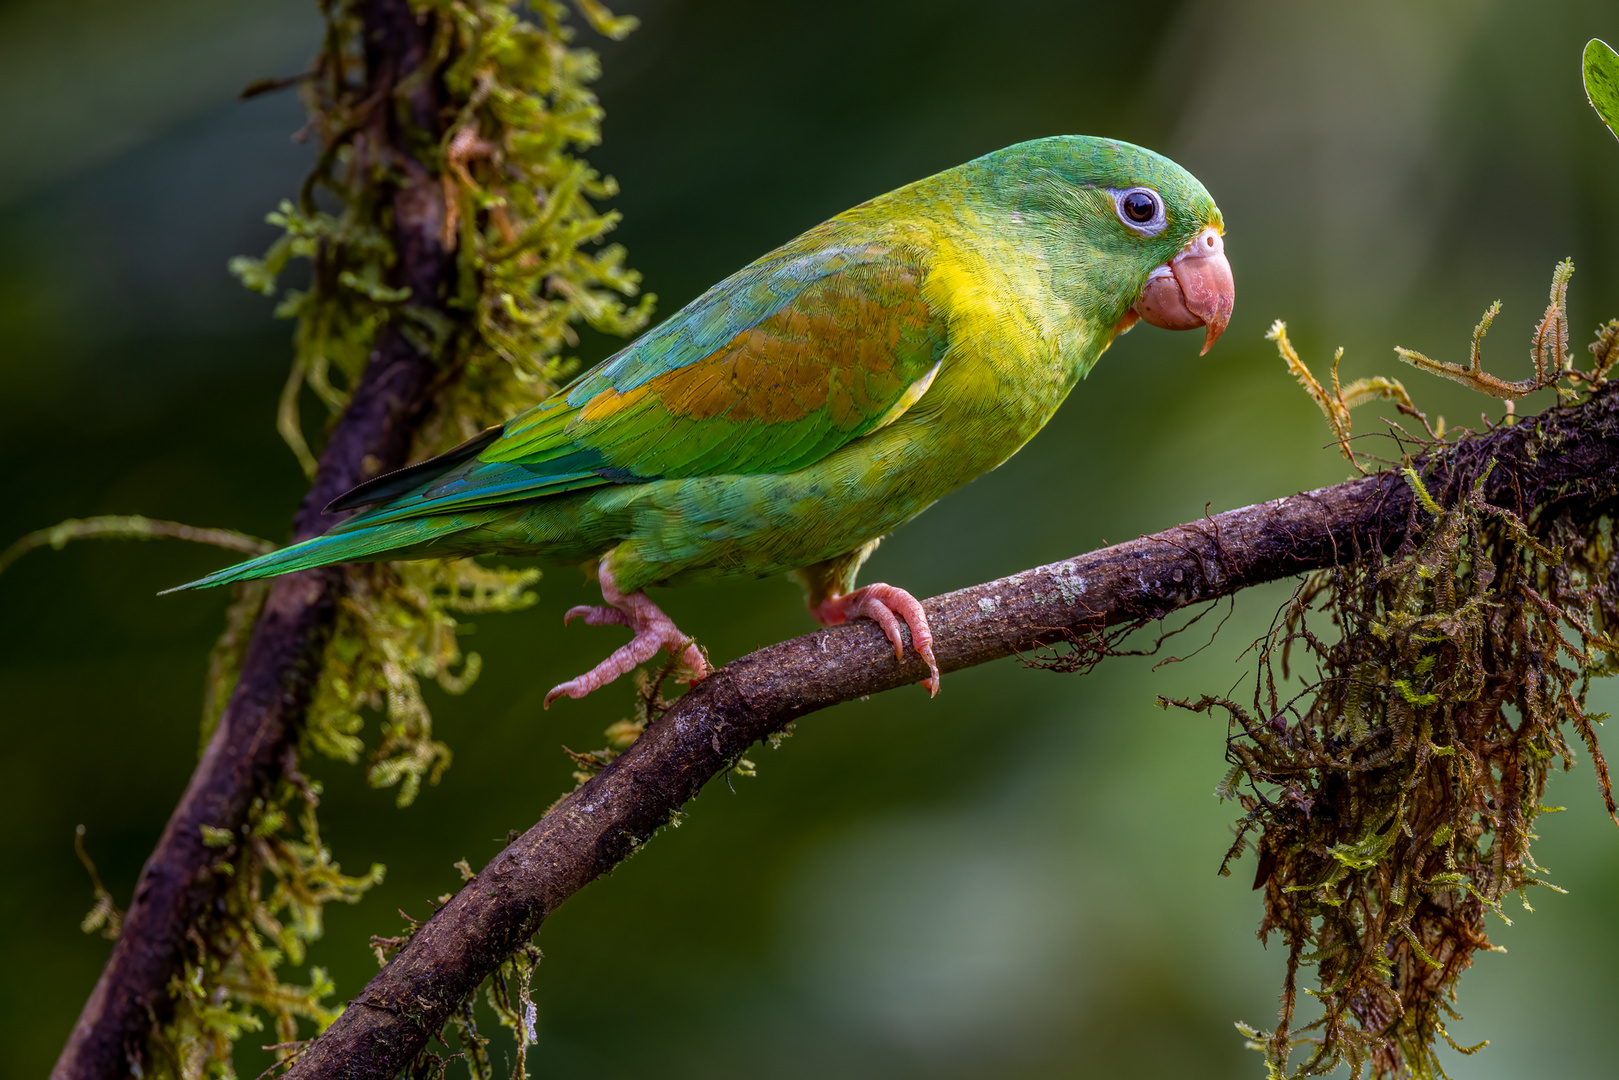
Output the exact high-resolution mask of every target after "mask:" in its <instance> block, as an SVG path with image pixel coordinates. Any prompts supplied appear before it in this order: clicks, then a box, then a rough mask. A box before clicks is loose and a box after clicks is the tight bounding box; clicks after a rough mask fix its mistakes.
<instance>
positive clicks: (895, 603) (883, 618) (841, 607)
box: [810, 582, 939, 697]
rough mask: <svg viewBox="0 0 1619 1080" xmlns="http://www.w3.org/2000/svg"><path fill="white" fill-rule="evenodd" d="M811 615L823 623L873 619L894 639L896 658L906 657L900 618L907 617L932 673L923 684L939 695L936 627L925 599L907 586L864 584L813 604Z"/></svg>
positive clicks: (918, 651) (913, 642)
mask: <svg viewBox="0 0 1619 1080" xmlns="http://www.w3.org/2000/svg"><path fill="white" fill-rule="evenodd" d="M810 616H811V617H812V618H813V619H814V620H815V621H816V622H818V623H820V624H821V625H822V626H837V625H838V624H839V623H842V622H847V621H848V620H849V619H859V618H867V619H870V620H872V621H873V622H875V623H876V624H877V625H878V626H880V627H882V628H883V633H884V634H887V635H888V640H889V641H891V642H893V645H894V659H896V660H903V659H904V658H905V640H904V639H903V638H902V637H900V633H899V624H900V620H901V619H903V620H904V621H905V625H906V626H907V627H909V628H910V631H911V647H912V648H914V649H915V650H916V655H918V656H920V657H921V658H922V660H923V661H924V662H925V663H926V664H927V666H928V671H929V672H930V674H929V675H928V677H927V678H925V679H923V680H922V685H923V686H925V687H927V690H928V696H929V697H934V696H937V695H938V693H939V662H938V661H937V660H935V659H934V657H933V629H932V628H931V627H930V626H928V616H927V613H926V612H925V611H923V610H922V604H921V602H920V601H918V600H917V598H916V597H914V596H912V595H911V594H910V593H908V592H906V591H905V590H904V589H896V588H895V587H894V586H892V585H884V584H883V583H882V582H875V583H873V584H871V585H863V586H861V587H860V588H858V589H856V590H854V591H853V592H847V593H844V594H843V595H842V596H831V597H827V598H826V599H825V600H822V601H821V602H820V603H818V604H811V605H810ZM896 616H897V618H896Z"/></svg>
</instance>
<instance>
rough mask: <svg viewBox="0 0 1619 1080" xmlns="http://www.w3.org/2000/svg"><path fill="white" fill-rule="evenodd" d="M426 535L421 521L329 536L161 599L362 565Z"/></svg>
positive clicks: (189, 585) (178, 589)
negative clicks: (337, 565)
mask: <svg viewBox="0 0 1619 1080" xmlns="http://www.w3.org/2000/svg"><path fill="white" fill-rule="evenodd" d="M422 534H423V522H422V521H421V520H420V519H417V520H413V521H395V522H389V523H387V524H384V525H373V526H369V527H361V528H358V529H354V530H352V531H350V532H333V533H327V534H326V535H324V536H317V537H314V538H313V539H311V540H305V541H304V542H303V543H300V544H292V545H290V546H288V547H284V548H282V549H281V550H280V551H272V552H270V553H269V554H268V555H260V556H259V557H258V558H256V559H248V560H247V561H246V562H240V563H237V564H236V565H235V566H227V567H226V568H225V569H223V570H219V571H217V572H215V573H212V574H209V575H208V576H207V577H205V578H198V579H197V580H196V581H189V582H187V583H186V584H184V585H176V586H175V587H174V588H172V589H164V590H163V591H162V592H160V593H158V595H159V596H167V595H168V594H169V593H175V592H185V591H186V590H187V589H208V588H212V587H213V586H215V585H229V584H231V583H233V582H237V581H252V580H253V579H254V578H267V577H275V576H277V575H278V574H290V573H292V572H293V571H295V570H308V569H311V568H313V567H316V566H330V565H331V564H332V563H341V562H358V561H361V560H365V559H370V558H375V557H378V556H382V555H385V554H388V553H390V552H395V551H399V550H400V549H401V548H405V547H408V546H410V545H412V544H418V543H420V542H421V541H422V540H423V539H424V537H423V535H422Z"/></svg>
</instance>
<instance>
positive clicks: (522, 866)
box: [288, 386, 1619, 1080]
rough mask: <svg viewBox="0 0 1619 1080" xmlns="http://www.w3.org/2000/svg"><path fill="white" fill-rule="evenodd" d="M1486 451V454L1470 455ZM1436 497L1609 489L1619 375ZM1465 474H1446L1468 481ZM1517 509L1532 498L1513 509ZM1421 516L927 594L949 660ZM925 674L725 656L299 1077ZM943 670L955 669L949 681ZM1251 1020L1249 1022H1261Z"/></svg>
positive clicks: (1280, 571) (1338, 518) (906, 664)
mask: <svg viewBox="0 0 1619 1080" xmlns="http://www.w3.org/2000/svg"><path fill="white" fill-rule="evenodd" d="M1489 461H1493V462H1494V463H1495V464H1494V466H1493V467H1484V466H1482V465H1480V462H1489ZM1414 469H1415V472H1416V474H1417V475H1418V476H1419V477H1420V478H1421V479H1422V486H1423V489H1424V490H1426V491H1427V492H1429V493H1430V496H1431V497H1432V498H1433V499H1435V500H1436V504H1441V505H1443V504H1451V503H1454V502H1455V501H1456V500H1457V499H1460V498H1463V497H1466V496H1467V495H1470V494H1471V493H1473V492H1474V491H1475V490H1476V493H1477V497H1478V498H1480V499H1482V500H1484V501H1485V502H1487V503H1489V504H1491V505H1495V506H1517V507H1520V508H1525V509H1528V510H1538V511H1539V512H1540V513H1542V514H1546V513H1550V512H1552V511H1554V510H1555V509H1556V508H1558V507H1560V506H1567V505H1578V506H1580V507H1581V508H1582V512H1596V511H1597V510H1599V509H1601V508H1604V507H1606V508H1609V509H1610V510H1611V508H1612V507H1613V506H1614V504H1615V503H1616V501H1619V387H1613V386H1608V387H1601V388H1598V389H1597V390H1595V392H1594V393H1593V394H1592V396H1591V398H1590V399H1589V400H1588V401H1586V402H1584V403H1582V404H1580V405H1578V406H1564V407H1560V408H1557V409H1554V410H1552V411H1550V412H1548V413H1546V414H1543V415H1542V416H1540V417H1536V418H1532V419H1529V420H1525V421H1523V422H1520V423H1519V424H1517V425H1515V426H1511V427H1505V426H1503V427H1500V428H1497V429H1495V430H1493V431H1491V432H1489V433H1487V434H1485V435H1481V436H1476V437H1472V438H1468V439H1464V440H1462V441H1461V442H1460V443H1458V444H1455V445H1446V446H1442V447H1439V448H1437V449H1436V450H1435V451H1434V452H1433V453H1432V454H1431V455H1429V456H1428V457H1426V458H1422V459H1419V460H1417V461H1416V462H1415V463H1414ZM1480 474H1483V477H1484V479H1483V481H1482V482H1480V483H1477V484H1476V485H1475V484H1474V483H1473V482H1472V480H1471V479H1466V480H1464V481H1462V482H1461V483H1460V487H1461V488H1462V489H1464V490H1458V489H1457V484H1456V483H1453V478H1456V477H1463V478H1474V477H1477V476H1478V475H1480ZM1521 516H1524V517H1527V513H1526V514H1524V515H1521ZM1431 520H1432V518H1431V515H1430V514H1429V513H1428V511H1427V510H1425V509H1423V508H1422V507H1421V506H1419V503H1418V498H1417V495H1416V493H1415V489H1414V486H1413V485H1412V484H1411V483H1409V482H1408V481H1407V479H1406V477H1405V476H1404V475H1402V474H1401V473H1399V472H1387V473H1379V474H1376V475H1373V476H1367V477H1362V478H1360V479H1356V480H1351V481H1348V482H1346V483H1342V484H1338V485H1335V486H1333V487H1328V488H1322V489H1319V490H1317V491H1312V492H1308V493H1305V494H1301V495H1294V496H1290V497H1288V498H1283V499H1276V500H1272V501H1270V502H1266V503H1260V504H1258V505H1254V506H1248V507H1244V508H1242V509H1239V510H1231V511H1227V512H1225V513H1223V514H1217V515H1213V516H1211V517H1206V518H1204V519H1202V520H1200V521H1195V522H1188V523H1187V524H1184V525H1180V526H1177V527H1175V528H1173V529H1169V530H1166V531H1164V532H1161V533H1158V534H1156V535H1153V536H1144V537H1142V538H1140V539H1138V540H1133V541H1130V542H1129V543H1125V544H1119V545H1116V546H1114V547H1110V548H1106V549H1103V550H1101V551H1096V552H1092V553H1090V554H1087V555H1081V556H1078V557H1076V558H1073V559H1068V560H1065V561H1063V562H1059V563H1053V564H1051V565H1049V566H1042V567H1037V568H1034V569H1031V570H1026V571H1023V572H1022V573H1019V574H1014V575H1012V576H1011V577H1008V578H1003V579H1000V580H998V581H992V582H988V583H985V584H982V585H976V586H973V587H972V588H968V589H962V590H960V591H958V592H954V593H949V594H947V595H944V596H940V597H935V598H933V599H932V600H929V601H927V602H926V604H925V607H926V609H927V613H928V618H929V620H930V621H931V623H932V625H933V627H934V630H935V635H936V637H935V644H934V647H935V650H936V652H937V654H938V658H939V663H940V667H941V668H942V669H943V670H945V671H956V670H960V669H962V668H965V667H970V666H973V665H976V664H982V663H987V662H988V661H991V660H994V659H997V658H1000V657H1005V656H1010V655H1013V654H1016V653H1022V652H1028V651H1030V650H1034V649H1037V648H1039V647H1040V646H1042V645H1047V644H1051V643H1054V642H1063V641H1069V642H1073V641H1085V640H1092V639H1094V638H1096V637H1097V636H1098V635H1101V634H1104V633H1105V632H1106V631H1107V629H1108V628H1109V627H1116V626H1120V625H1126V624H1130V623H1134V622H1139V621H1141V620H1144V619H1157V618H1162V617H1163V616H1165V615H1167V614H1169V613H1171V612H1173V611H1175V610H1177V609H1180V608H1183V607H1186V606H1187V605H1189V604H1195V603H1199V602H1203V601H1208V600H1213V599H1217V598H1219V597H1223V596H1227V595H1229V594H1231V593H1234V592H1236V591H1238V590H1240V589H1243V588H1247V587H1249V586H1251V585H1257V584H1260V583H1262V582H1266V581H1272V580H1276V579H1278V578H1285V577H1290V576H1292V575H1295V574H1299V573H1302V572H1307V571H1312V570H1319V569H1322V568H1326V567H1332V566H1338V565H1342V564H1345V563H1349V562H1353V561H1354V560H1356V559H1359V558H1364V557H1366V556H1368V555H1372V554H1374V553H1385V554H1386V553H1392V552H1394V551H1396V550H1398V549H1400V548H1401V546H1402V545H1403V544H1405V543H1406V542H1407V539H1408V537H1409V536H1410V535H1411V534H1412V532H1413V530H1415V529H1418V528H1420V527H1422V526H1423V525H1424V523H1427V522H1430V521H1431ZM925 674H926V672H925V671H924V669H923V666H922V664H921V662H920V661H919V660H917V659H916V657H915V655H914V654H912V653H909V652H907V653H906V655H905V658H904V659H903V660H896V659H895V658H894V654H893V650H892V649H891V648H890V647H889V646H888V645H887V643H886V640H885V639H884V638H883V636H882V633H881V631H880V630H878V629H877V627H876V625H875V624H873V623H870V622H865V621H860V622H855V623H852V624H848V625H845V626H839V627H835V628H832V629H829V630H823V631H820V632H819V633H815V634H810V635H807V636H805V637H800V638H796V639H794V640H791V641H786V642H783V643H781V644H779V645H773V646H770V647H769V648H766V649H761V650H759V651H758V652H755V653H752V654H750V655H748V656H745V657H743V658H741V659H740V660H736V661H733V662H732V663H730V664H727V665H726V666H725V667H723V668H721V669H720V670H719V671H718V672H716V673H715V674H714V675H713V676H711V677H710V678H708V679H707V680H705V681H704V682H702V683H701V684H699V685H698V686H697V687H696V688H694V689H693V690H692V691H691V692H690V693H688V694H687V695H686V696H684V697H683V698H681V699H680V700H679V701H678V702H676V703H675V704H674V706H673V707H671V708H670V709H669V710H668V711H667V712H666V713H664V714H662V715H661V716H659V717H657V718H655V719H654V720H653V721H652V722H651V723H650V724H649V725H648V726H647V729H646V731H645V733H644V734H643V735H642V736H641V737H640V739H639V740H637V741H636V742H635V744H634V745H633V746H631V747H630V748H629V749H628V750H627V751H625V752H624V753H623V754H622V755H621V756H619V757H617V758H615V759H613V760H612V761H611V762H610V763H609V764H607V765H606V767H605V768H603V769H602V771H601V772H600V773H599V774H598V775H596V776H594V777H592V778H591V779H589V780H588V781H587V782H586V783H584V784H583V785H582V786H581V787H580V788H579V789H578V790H576V791H574V792H573V793H572V794H570V795H568V796H566V797H564V798H563V799H562V800H561V801H560V802H558V803H557V804H555V806H553V807H552V808H551V809H550V810H549V811H548V812H547V813H546V814H545V816H544V817H543V818H542V819H541V820H540V821H539V823H538V824H536V825H535V826H534V827H533V828H531V829H530V830H529V831H528V832H526V833H524V834H523V835H522V836H520V837H518V838H517V839H516V840H515V841H514V842H513V843H512V844H511V845H510V846H509V847H507V848H506V849H505V850H504V851H502V852H501V853H500V854H499V855H497V856H496V857H495V858H494V859H493V860H492V861H491V862H490V863H489V864H488V865H487V866H486V867H484V869H483V870H482V872H481V873H479V874H478V875H477V876H476V877H474V878H473V879H472V880H471V881H470V882H469V883H468V884H467V885H466V886H464V887H463V888H462V889H461V890H460V891H459V892H458V893H456V895H455V896H454V897H453V898H452V899H451V900H450V901H449V902H448V903H447V904H445V906H444V907H442V908H440V909H439V910H438V911H436V912H435V913H434V914H433V916H432V918H431V919H429V920H428V921H427V922H426V923H425V924H423V926H422V927H421V928H420V929H419V932H417V933H415V934H413V935H412V936H411V938H410V940H409V941H408V942H405V943H403V944H402V946H401V947H400V949H399V951H398V953H397V954H396V955H395V956H394V957H393V959H392V960H391V961H389V963H388V965H387V966H386V967H385V968H384V969H383V970H382V971H381V972H380V973H379V974H378V975H377V976H376V978H374V979H373V980H372V981H371V983H370V985H368V986H367V987H366V988H365V990H364V991H363V992H362V993H360V994H358V995H356V997H355V998H354V1000H353V1002H352V1003H351V1004H350V1006H349V1007H348V1009H347V1010H346V1011H345V1012H344V1013H343V1015H342V1016H341V1017H340V1018H339V1019H338V1020H337V1021H336V1022H335V1023H334V1024H333V1025H332V1026H331V1027H330V1028H329V1029H328V1030H327V1031H326V1033H325V1034H324V1035H322V1036H321V1037H320V1038H319V1039H317V1040H316V1041H315V1042H314V1043H312V1044H311V1045H310V1046H309V1047H307V1048H306V1049H304V1050H303V1051H302V1052H301V1054H300V1056H299V1057H298V1058H297V1060H296V1062H295V1064H294V1065H293V1067H292V1069H291V1071H290V1072H289V1073H288V1075H289V1076H291V1077H296V1078H299V1080H312V1078H315V1077H329V1076H339V1075H340V1076H343V1077H346V1078H352V1080H362V1078H374V1080H385V1078H389V1077H392V1076H394V1075H396V1074H397V1073H398V1072H399V1071H400V1070H401V1069H404V1068H405V1067H407V1066H408V1065H410V1063H411V1062H412V1060H413V1059H415V1058H416V1057H417V1055H418V1054H420V1053H422V1052H423V1051H424V1050H425V1048H426V1046H427V1044H428V1042H429V1040H430V1039H432V1038H434V1037H435V1036H437V1035H438V1033H439V1032H440V1030H441V1029H442V1028H443V1027H444V1025H445V1024H446V1023H447V1022H450V1021H451V1020H452V1018H453V1014H454V1013H455V1010H456V1009H458V1008H459V1007H460V1006H461V1003H462V1002H464V1001H465V1000H466V999H467V998H468V996H469V995H471V994H472V993H473V992H474V991H475V990H476V989H477V987H478V986H479V984H480V983H481V982H482V981H483V980H484V979H485V978H486V977H487V976H489V975H490V974H491V973H492V972H494V971H495V970H496V969H497V968H498V967H499V966H500V965H501V964H502V963H503V962H506V961H507V959H508V958H509V957H511V956H512V955H514V954H515V953H516V952H517V951H518V950H520V949H522V948H524V947H525V946H526V945H527V943H528V942H529V939H530V938H531V937H532V936H533V935H534V934H535V933H536V932H537V931H538V930H539V928H540V926H541V924H542V923H543V921H544V920H545V919H546V918H547V917H548V916H549V915H550V914H551V913H552V912H554V911H555V910H556V909H557V908H558V907H559V906H560V905H561V904H562V903H563V902H564V901H565V900H566V899H567V898H568V897H569V896H571V895H572V894H573V893H575V892H577V891H578V890H579V889H580V888H582V887H583V886H585V885H586V884H588V883H589V882H590V881H592V880H594V879H595V878H597V877H599V876H601V875H602V874H604V873H606V872H608V871H609V870H611V869H612V868H613V867H614V866H616V865H617V864H618V863H620V862H621V861H623V860H624V859H625V858H626V857H627V856H629V855H630V854H631V853H632V852H634V850H635V849H636V848H637V847H638V846H639V845H640V844H642V843H644V842H645V841H646V839H647V838H648V837H650V836H651V835H652V834H653V833H654V832H656V831H657V830H658V829H660V828H662V827H663V826H664V825H666V824H668V823H669V822H670V821H671V820H672V819H673V818H674V817H675V816H676V815H677V814H678V812H679V809H680V807H681V806H682V805H683V804H684V803H685V802H686V801H687V800H689V799H690V798H692V797H693V796H695V795H696V794H697V792H698V791H699V790H701V788H702V787H703V785H704V784H705V783H707V782H708V780H710V779H711V778H713V777H715V776H716V775H719V774H720V773H722V772H723V771H725V770H726V769H728V768H730V767H731V766H732V764H733V763H734V762H735V761H736V760H737V759H738V758H740V757H741V756H742V754H743V753H744V752H745V751H746V750H747V749H748V748H749V747H750V746H751V745H753V744H754V743H755V742H757V741H759V740H761V739H766V738H769V737H771V736H772V735H774V734H777V733H780V732H781V731H783V730H784V729H785V728H786V727H787V726H788V725H789V724H791V723H793V722H794V721H795V720H798V719H800V718H802V717H804V716H806V715H809V714H811V713H814V712H817V711H819V710H821V709H824V708H827V707H829V706H832V705H835V704H837V703H839V702H843V701H849V700H852V699H854V698H858V697H863V696H865V695H868V694H874V693H879V692H882V691H885V690H893V689H898V688H902V687H907V686H909V685H910V684H912V683H915V682H917V681H919V680H920V679H921V678H922V677H923V676H924V675H925ZM947 685H948V684H947ZM1256 1034H1257V1033H1256Z"/></svg>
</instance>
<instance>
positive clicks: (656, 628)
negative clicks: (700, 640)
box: [544, 566, 709, 709]
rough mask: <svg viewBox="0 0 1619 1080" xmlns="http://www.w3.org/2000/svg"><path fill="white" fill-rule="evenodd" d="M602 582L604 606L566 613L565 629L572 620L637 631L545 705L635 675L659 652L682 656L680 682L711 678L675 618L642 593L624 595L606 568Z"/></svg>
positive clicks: (581, 607)
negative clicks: (633, 672) (639, 668)
mask: <svg viewBox="0 0 1619 1080" xmlns="http://www.w3.org/2000/svg"><path fill="white" fill-rule="evenodd" d="M597 576H598V577H599V579H600V581H601V586H602V598H603V599H604V600H606V601H607V604H606V605H605V606H600V605H592V604H580V605H579V606H577V607H572V608H569V609H568V612H567V614H566V615H564V616H562V624H563V625H564V626H566V625H567V624H568V623H569V622H571V621H572V620H574V619H584V620H585V622H586V624H588V625H590V626H628V627H629V628H630V629H631V630H634V631H635V636H634V637H633V638H631V639H630V641H629V644H627V645H622V646H620V647H619V648H617V649H614V650H613V653H612V655H610V656H609V657H608V658H607V659H605V660H603V661H602V662H601V663H599V664H597V665H596V666H595V667H593V668H591V669H590V670H589V671H587V672H585V673H584V674H583V675H580V676H578V677H577V678H572V679H569V680H568V681H567V682H565V683H561V684H559V685H557V686H553V687H552V688H551V691H550V693H548V694H546V695H545V705H544V707H545V708H547V709H549V708H550V707H551V702H553V701H555V700H556V699H557V698H559V697H571V698H582V697H584V696H585V695H586V694H588V693H590V692H591V691H592V690H599V689H601V688H602V687H603V686H606V685H607V684H608V683H610V682H612V681H613V680H614V679H616V678H618V677H619V676H620V675H624V674H627V673H628V672H631V671H634V670H635V669H636V668H637V667H638V666H640V665H641V664H644V663H646V662H647V661H648V660H650V659H652V657H653V655H654V654H655V653H657V651H658V650H659V649H662V650H663V651H665V652H667V653H668V654H669V655H670V656H675V657H679V659H680V663H681V664H682V665H683V666H684V667H685V668H686V671H685V672H683V673H682V674H681V675H677V676H676V678H677V680H678V681H680V682H686V683H693V684H695V683H699V682H702V681H703V679H705V678H707V677H708V674H709V667H708V661H707V660H706V659H705V658H704V657H703V652H702V650H701V649H699V648H698V647H697V646H696V644H695V643H693V641H692V639H691V638H690V637H689V636H688V635H686V634H683V633H681V632H680V628H679V627H678V626H676V625H675V623H674V620H673V619H671V618H669V616H667V615H665V614H664V613H663V612H662V611H661V610H660V609H659V608H658V605H657V604H654V603H653V602H652V598H651V597H649V596H647V594H646V593H644V592H633V593H621V592H619V591H618V587H617V585H616V584H614V582H613V576H612V574H611V573H610V572H609V571H608V570H607V568H606V567H605V566H604V567H602V568H601V570H600V572H599V573H598V575H597Z"/></svg>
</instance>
